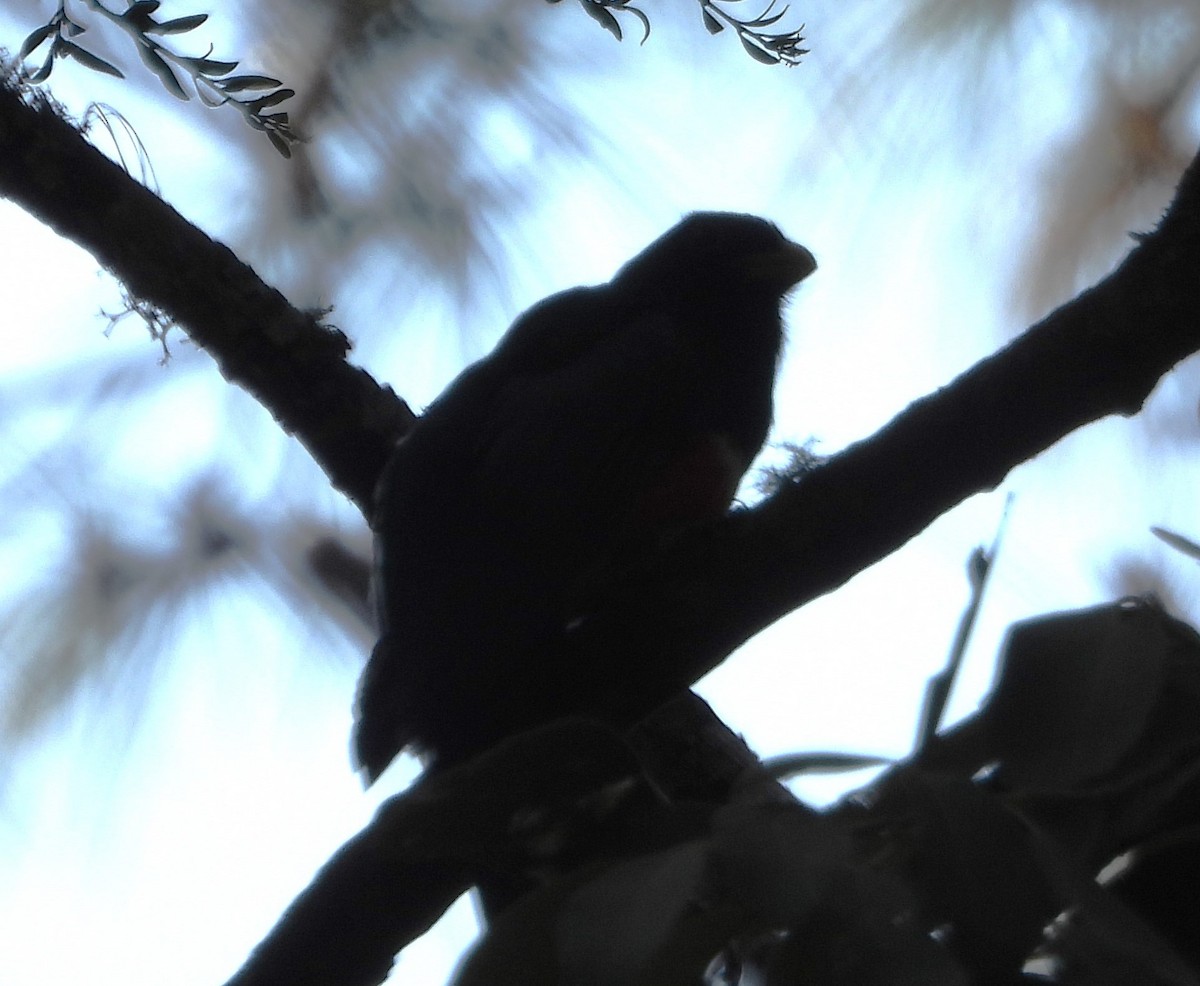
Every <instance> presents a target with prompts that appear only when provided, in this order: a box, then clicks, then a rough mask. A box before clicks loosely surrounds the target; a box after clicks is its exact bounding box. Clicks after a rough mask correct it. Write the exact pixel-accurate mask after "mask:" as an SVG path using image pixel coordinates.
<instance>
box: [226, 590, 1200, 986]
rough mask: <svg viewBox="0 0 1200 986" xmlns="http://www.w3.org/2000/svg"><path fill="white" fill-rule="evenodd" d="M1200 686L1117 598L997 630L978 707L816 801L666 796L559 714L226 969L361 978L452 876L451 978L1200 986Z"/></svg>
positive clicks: (1182, 659) (492, 755)
mask: <svg viewBox="0 0 1200 986" xmlns="http://www.w3.org/2000/svg"><path fill="white" fill-rule="evenodd" d="M1198 704H1200V635H1198V634H1197V633H1196V632H1195V631H1194V630H1192V629H1191V628H1190V627H1188V626H1186V625H1185V624H1183V623H1180V622H1179V621H1177V620H1175V619H1173V618H1172V617H1170V616H1168V615H1167V614H1166V613H1165V612H1164V611H1163V610H1162V609H1161V608H1160V607H1159V606H1158V605H1157V603H1155V602H1154V601H1153V600H1148V599H1126V600H1122V601H1120V602H1117V603H1113V604H1109V605H1105V606H1099V607H1096V608H1094V609H1089V610H1082V611H1077V612H1069V613H1056V614H1051V615H1048V616H1044V617H1040V618H1037V619H1032V620H1028V621H1025V622H1023V623H1019V624H1017V625H1015V626H1014V627H1013V628H1012V629H1011V630H1010V633H1009V636H1008V638H1007V640H1006V642H1005V645H1004V648H1003V651H1002V654H1001V659H1000V663H999V671H998V675H997V680H996V683H995V685H994V687H993V689H992V691H991V693H990V695H989V697H988V699H987V701H986V702H985V704H984V705H983V707H982V708H981V709H980V711H979V712H978V713H977V714H975V715H974V716H972V717H970V718H969V719H967V720H965V721H964V722H963V723H962V724H960V725H959V726H957V727H955V728H954V729H952V730H950V731H949V732H947V733H944V734H940V735H938V736H935V737H933V738H932V739H931V740H930V741H928V742H927V743H926V744H925V746H924V747H923V748H922V749H921V750H920V751H918V753H917V754H916V755H915V756H914V757H912V758H910V759H908V760H906V761H903V762H901V763H898V764H896V765H894V766H893V767H891V768H890V769H888V770H887V771H885V772H884V773H883V774H882V775H881V776H880V777H879V778H878V779H877V780H876V781H875V782H874V783H873V784H872V785H870V786H869V787H867V788H865V789H863V790H860V791H858V792H856V793H854V794H852V795H851V796H849V797H848V798H847V799H846V800H845V801H844V802H842V803H840V804H838V805H835V806H833V807H832V808H830V809H828V810H826V811H823V812H818V811H814V810H813V809H811V808H809V807H807V806H805V805H804V804H802V803H800V802H797V801H794V800H791V799H787V798H783V797H780V789H779V788H778V786H777V785H775V784H773V783H771V778H770V776H767V775H766V774H765V773H764V772H763V771H761V770H758V771H754V770H751V771H748V772H747V774H746V775H744V776H743V778H742V780H741V781H739V782H736V783H735V784H734V785H733V788H732V790H731V791H730V793H729V795H728V796H727V797H726V798H724V799H723V800H722V801H721V802H720V803H711V802H708V801H704V802H698V801H688V800H680V799H671V798H668V797H667V796H665V795H664V794H662V793H661V791H660V789H659V788H658V787H657V786H656V785H654V783H653V782H652V781H650V780H649V779H648V778H647V776H646V775H645V773H644V771H643V767H642V766H641V762H640V761H639V759H638V757H637V756H636V755H635V754H634V753H633V751H632V750H631V748H629V747H628V746H627V745H626V744H625V741H624V739H623V738H622V737H620V736H619V735H618V734H616V733H615V732H613V731H612V730H610V729H608V728H606V727H603V726H601V725H600V724H598V723H595V722H592V721H588V720H583V719H574V720H563V721H560V722H558V723H555V724H552V725H550V726H545V727H541V728H539V729H536V730H532V731H530V732H528V733H525V734H521V735H520V736H517V737H514V738H513V739H511V740H508V741H506V742H505V743H503V744H500V745H499V746H497V747H495V748H493V749H492V750H490V751H488V752H487V753H485V754H483V755H481V756H480V757H478V758H476V759H475V760H473V761H470V762H468V763H465V764H463V765H461V766H458V767H455V768H454V769H452V770H448V771H445V772H441V773H437V772H435V773H434V774H433V775H432V776H426V777H425V778H423V779H422V780H421V781H420V782H419V783H418V784H417V785H415V786H414V787H413V788H411V789H410V790H409V791H407V792H405V793H404V794H402V795H400V796H398V797H396V798H393V799H392V800H391V801H389V802H388V803H387V804H386V805H385V806H384V807H383V808H382V809H381V811H380V814H379V816H377V818H376V820H375V822H374V823H372V825H371V826H370V827H368V829H367V830H366V831H364V832H363V833H362V834H361V835H360V836H358V837H356V838H355V839H354V840H352V842H351V843H349V844H348V845H347V846H346V847H345V848H344V849H343V850H341V852H339V854H338V855H337V856H335V857H334V859H333V861H331V863H330V864H329V865H328V866H327V867H326V868H325V870H323V871H322V872H321V873H320V874H319V875H318V877H317V879H316V881H315V882H314V884H313V885H312V886H311V887H310V888H309V889H308V890H307V891H306V892H305V893H304V894H303V895H302V896H301V897H300V898H299V899H298V900H297V902H296V903H295V904H294V905H293V907H292V908H291V909H290V910H289V912H288V914H287V915H285V917H284V918H283V920H282V921H281V922H280V924H279V925H278V926H277V927H276V929H275V930H274V931H273V932H272V934H271V935H270V936H269V937H268V938H267V940H266V941H265V942H264V943H263V944H262V945H261V946H260V947H259V949H258V950H257V951H256V953H255V955H254V956H253V957H252V958H251V960H250V962H249V963H248V964H247V966H246V967H245V968H244V969H243V970H242V971H241V972H240V973H239V974H238V976H236V977H235V978H234V980H233V981H232V982H231V984H230V986H248V984H264V983H274V982H285V981H286V982H288V983H289V984H290V986H303V984H305V983H310V982H311V983H313V984H314V986H315V984H316V983H319V982H327V981H333V980H336V981H338V982H340V983H344V984H358V986H367V984H370V983H378V982H380V981H382V979H383V978H384V977H385V976H386V974H387V971H388V967H389V965H390V956H391V954H392V953H394V952H395V951H397V950H399V949H400V948H401V947H403V946H404V944H406V943H407V942H408V941H410V940H412V939H413V938H415V937H416V936H417V935H418V934H420V933H422V932H423V931H424V930H425V929H426V928H428V927H429V926H430V925H431V924H432V923H433V921H434V920H436V918H437V917H438V915H439V914H440V913H441V911H442V910H443V909H444V908H445V907H447V906H448V905H449V903H450V902H451V901H453V900H454V899H455V898H456V897H457V896H458V894H460V893H461V892H462V891H463V890H464V889H465V888H466V887H467V886H469V885H471V884H477V885H481V886H483V887H484V888H491V889H492V890H494V888H495V887H496V886H501V887H504V888H507V891H508V894H509V898H508V899H509V903H508V905H507V906H506V907H504V908H502V909H499V910H498V916H497V917H496V918H495V920H494V921H493V922H492V924H491V926H490V927H489V928H488V930H487V932H486V934H485V935H484V936H483V937H482V938H481V939H480V941H479V942H478V943H477V945H476V947H475V948H474V950H473V951H472V952H471V953H469V955H468V956H467V957H466V958H465V960H464V961H463V963H462V965H461V966H460V968H459V970H458V972H457V974H456V976H455V980H454V982H455V984H456V986H477V984H484V983H494V982H523V983H527V984H540V983H545V984H557V983H562V982H616V983H629V984H642V983H644V984H651V983H653V984H656V986H661V984H673V983H679V984H683V983H695V982H700V981H702V980H707V981H708V982H710V983H719V984H732V983H737V982H757V983H765V984H768V986H771V984H792V983H801V982H803V983H821V984H826V986H841V984H845V986H851V984H854V986H873V984H879V986H883V984H901V983H922V984H925V986H967V984H973V983H984V984H997V986H1016V984H1021V983H1037V982H1046V981H1054V982H1060V983H1088V984H1092V986H1105V984H1113V986H1116V984H1119V983H1128V982H1146V983H1164V984H1175V986H1196V984H1197V983H1198V982H1200V978H1198V977H1200V944H1198V943H1200V935H1197V934H1196V933H1195V932H1196V930H1197V928H1198V927H1200V906H1198V905H1197V904H1196V895H1195V882H1194V881H1195V878H1196V877H1197V876H1198V875H1200V872H1198V863H1200V720H1198V719H1197V718H1196V716H1195V708H1196V707H1197V705H1198ZM870 762H871V758H863V757H854V756H846V757H844V758H841V759H840V760H839V758H830V757H828V756H820V757H812V758H803V757H802V758H792V759H790V760H789V761H787V762H786V763H785V764H784V765H783V766H782V767H776V768H775V773H776V774H779V773H783V772H784V771H786V772H788V773H795V772H796V771H798V770H807V769H829V768H834V769H836V768H838V767H839V766H840V767H842V768H845V769H854V768H857V767H860V766H862V765H863V764H865V763H870ZM1114 874H1116V875H1114ZM368 876H369V879H368ZM1181 885H1182V886H1184V887H1185V888H1186V893H1184V894H1182V895H1181V894H1180V892H1179V888H1180V886H1181ZM514 888H516V891H517V892H513V891H514ZM381 895H382V896H381ZM343 928H344V929H345V931H343ZM299 969H303V970H304V973H303V974H299V975H297V970H299Z"/></svg>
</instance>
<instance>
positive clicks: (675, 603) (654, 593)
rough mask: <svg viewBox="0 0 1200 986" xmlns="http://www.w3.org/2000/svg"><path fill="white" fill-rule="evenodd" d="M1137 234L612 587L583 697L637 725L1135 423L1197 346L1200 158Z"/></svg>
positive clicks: (588, 651) (587, 661)
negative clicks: (1027, 319) (1059, 454)
mask: <svg viewBox="0 0 1200 986" xmlns="http://www.w3.org/2000/svg"><path fill="white" fill-rule="evenodd" d="M1136 239H1137V240H1138V246H1137V247H1136V248H1135V249H1134V250H1133V251H1132V252H1131V253H1130V254H1129V256H1128V257H1127V258H1126V259H1125V261H1124V262H1123V263H1122V264H1121V265H1120V267H1118V268H1117V270H1115V271H1114V272H1113V273H1112V274H1111V275H1109V276H1108V277H1107V278H1105V279H1104V280H1103V281H1101V282H1100V283H1099V284H1097V285H1096V286H1095V287H1093V288H1091V289H1089V290H1088V291H1085V292H1084V293H1083V294H1081V295H1080V296H1079V297H1078V298H1076V299H1075V300H1073V301H1071V302H1069V303H1068V304H1066V305H1064V306H1062V307H1061V308H1059V309H1058V310H1056V311H1054V312H1052V313H1051V314H1050V315H1048V316H1047V317H1046V318H1044V319H1043V320H1042V321H1041V322H1039V323H1038V324H1037V325H1035V326H1033V327H1032V328H1031V329H1029V330H1028V331H1027V332H1026V333H1025V334H1024V335H1022V336H1020V337H1019V338H1018V339H1016V340H1015V341H1014V342H1012V343H1011V344H1009V345H1008V346H1007V347H1005V348H1004V349H1002V350H1001V351H1000V352H998V353H996V354H995V355H993V356H991V357H989V358H988V359H985V360H983V361H982V362H980V363H979V364H977V365H976V366H975V367H973V368H972V369H970V370H968V371H967V372H966V373H964V374H962V375H961V376H960V377H959V378H958V379H956V380H955V381H953V382H952V383H951V384H949V385H947V386H946V387H944V388H942V389H941V390H938V391H937V392H936V393H933V394H930V395H929V396H927V397H925V398H922V399H921V400H919V401H917V402H915V403H914V404H913V405H912V406H911V407H909V408H908V409H907V410H905V411H904V412H902V413H901V414H900V415H898V416H897V417H896V418H895V419H894V420H893V421H892V422H891V423H890V424H888V425H887V426H886V427H885V428H883V429H882V430H881V431H879V432H878V433H877V434H875V435H873V436H872V437H871V438H869V439H866V440H864V441H861V442H858V443H857V444H855V445H853V446H851V447H850V448H848V449H846V450H845V451H844V452H842V453H840V454H839V455H837V456H835V457H833V458H832V459H830V460H829V461H828V462H827V463H826V464H825V465H823V466H822V467H820V468H818V469H816V470H814V471H813V472H811V473H809V474H807V475H805V476H804V478H803V479H802V480H800V481H799V482H797V483H796V484H795V485H793V486H791V487H789V488H785V489H784V490H783V491H781V492H780V493H778V494H776V495H775V496H773V497H771V499H769V500H768V501H766V502H765V503H763V504H761V505H760V506H758V507H757V508H755V509H753V510H748V511H744V512H742V513H739V514H736V515H734V516H732V517H730V518H729V519H727V520H726V521H723V522H721V523H720V524H718V525H715V526H714V527H713V528H712V529H710V530H708V531H706V532H700V533H699V534H698V535H697V536H693V537H689V538H687V539H683V540H681V541H680V542H679V543H678V544H676V545H675V546H674V547H673V548H672V549H670V550H667V551H664V552H662V553H660V554H658V555H656V556H654V557H652V558H650V559H647V560H646V562H645V567H644V570H643V571H642V572H641V573H639V574H637V575H636V576H635V577H632V578H630V577H629V573H625V575H624V577H623V578H622V579H621V580H620V581H619V582H617V581H615V580H614V584H613V585H611V586H610V587H609V589H608V592H607V593H606V595H605V597H604V598H603V599H602V600H600V601H599V602H598V604H597V606H596V607H595V612H596V614H597V615H596V616H595V618H594V619H592V620H591V621H588V622H586V623H584V624H583V625H582V626H581V627H579V628H578V631H577V632H576V634H575V639H574V640H573V641H572V642H571V644H570V645H569V647H570V649H572V650H574V651H576V652H581V653H582V655H583V656H582V657H578V656H577V657H575V658H574V662H575V666H577V667H579V668H581V669H598V670H597V673H596V674H595V675H594V676H593V679H594V680H590V681H581V682H580V683H579V687H580V695H581V696H585V695H596V694H606V693H607V694H608V695H609V696H610V701H609V702H608V703H607V704H606V705H604V706H603V707H602V708H599V709H596V711H602V712H603V713H604V714H606V715H610V716H618V717H619V718H621V719H626V720H628V719H636V718H638V717H639V716H641V715H643V714H645V712H646V711H647V710H648V709H650V708H653V707H654V706H655V705H656V704H658V703H659V702H661V701H663V700H664V699H665V698H666V697H668V696H670V695H673V694H675V693H676V692H678V691H679V690H680V689H682V688H684V687H686V686H687V685H689V684H690V683H691V682H693V681H695V680H696V679H698V678H699V677H701V676H702V675H703V674H705V673H707V672H708V671H709V670H711V669H712V668H714V667H716V666H717V665H718V664H719V663H720V662H721V661H722V660H724V658H725V657H726V656H727V655H728V654H729V653H730V652H731V651H732V650H733V649H734V648H736V647H737V646H738V645H740V644H741V643H743V642H744V641H746V640H747V639H749V638H750V637H751V636H753V635H754V634H755V633H757V632H758V631H759V630H761V629H763V628H764V627H766V626H768V625H769V624H771V623H773V622H774V621H775V620H777V619H779V618H780V617H781V616H783V615H785V614H786V613H789V612H791V611H792V610H794V609H797V608H799V607H800V606H802V605H804V604H805V603H807V602H809V601H810V600H812V599H815V598H817V597H818V596H821V595H824V594H825V593H828V592H831V591H833V590H834V589H837V588H838V587H839V586H841V585H843V584H844V583H845V582H847V581H849V579H850V578H852V577H853V576H854V575H856V574H857V573H858V572H861V571H862V570H863V569H865V568H867V567H868V566H870V565H872V564H874V563H875V562H877V561H879V560H881V559H882V558H884V557H886V556H887V555H889V554H891V553H892V552H893V551H895V550H896V549H897V548H899V547H901V546H902V545H903V544H904V543H905V542H907V541H908V540H910V539H911V538H913V537H915V536H916V535H917V534H919V533H920V532H921V531H922V530H924V529H925V528H926V527H927V526H928V525H929V524H930V523H932V522H933V521H934V520H935V519H936V518H937V517H939V516H940V515H941V514H943V513H945V512H946V511H948V510H950V509H951V508H952V507H954V506H956V505H957V504H958V503H960V502H962V501H963V500H965V499H966V498H967V497H969V496H972V495H973V494H975V493H979V492H983V491H986V490H991V489H994V488H995V487H996V486H998V485H999V484H1000V483H1001V482H1002V481H1003V479H1004V477H1005V476H1006V475H1007V474H1008V472H1009V471H1010V470H1011V469H1013V468H1014V467H1016V466H1018V465H1020V464H1021V463H1022V462H1025V461H1026V460H1028V459H1031V458H1033V457H1034V456H1035V455H1037V454H1038V453H1039V452H1041V451H1043V450H1045V449H1047V448H1049V447H1050V446H1051V445H1053V444H1054V443H1055V442H1057V441H1058V440H1059V439H1061V438H1063V437H1064V436H1066V435H1068V434H1070V433H1071V432H1072V431H1074V430H1075V429H1076V428H1079V427H1081V426H1082V425H1085V424H1087V423H1089V422H1091V421H1096V420H1098V419H1100V418H1103V417H1106V416H1108V415H1110V414H1121V415H1126V416H1130V415H1133V414H1136V413H1137V412H1138V411H1139V410H1140V409H1141V407H1142V404H1143V402H1144V401H1145V400H1146V398H1147V397H1148V396H1149V394H1150V392H1151V391H1152V390H1153V389H1154V387H1155V385H1156V383H1157V382H1158V380H1159V379H1160V377H1162V375H1163V374H1165V373H1166V372H1167V371H1169V370H1170V369H1171V368H1172V367H1173V366H1175V364H1176V363H1178V362H1179V361H1181V360H1183V359H1185V358H1186V357H1188V356H1190V355H1191V354H1192V353H1194V352H1196V351H1197V350H1198V349H1200V158H1198V159H1195V160H1193V162H1192V163H1191V165H1190V166H1189V167H1188V169H1187V171H1186V172H1185V174H1184V176H1183V178H1182V180H1181V182H1180V184H1179V187H1178V190H1177V192H1176V197H1175V200H1174V202H1173V203H1172V205H1171V207H1170V209H1169V210H1168V212H1167V213H1166V215H1165V216H1164V217H1163V219H1162V221H1161V222H1160V223H1159V226H1158V228H1157V229H1156V230H1155V231H1154V232H1152V233H1149V234H1145V235H1139V236H1137V237H1136ZM601 654H603V655H605V657H604V659H603V660H599V659H598V657H597V656H596V655H601ZM564 659H571V655H570V654H568V655H567V656H565V657H564ZM601 679H603V680H601ZM626 680H628V681H634V682H636V687H633V688H628V689H622V695H621V696H619V697H617V698H615V699H612V698H611V694H612V688H611V682H612V681H626ZM598 688H599V689H602V690H601V691H597V689H598ZM583 704H585V705H586V703H583Z"/></svg>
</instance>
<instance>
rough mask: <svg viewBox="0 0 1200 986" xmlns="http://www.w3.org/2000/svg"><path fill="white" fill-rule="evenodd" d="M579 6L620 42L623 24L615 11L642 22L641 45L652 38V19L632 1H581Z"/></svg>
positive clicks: (549, 0)
mask: <svg viewBox="0 0 1200 986" xmlns="http://www.w3.org/2000/svg"><path fill="white" fill-rule="evenodd" d="M546 2H547V3H560V2H561V0H546ZM579 4H580V6H581V7H583V9H584V11H585V12H586V13H587V15H588V16H589V17H590V18H591V19H592V20H594V21H595V22H596V23H597V24H599V25H600V26H601V27H602V28H604V30H606V31H607V32H608V33H609V34H611V35H612V36H613V37H614V38H616V39H617V40H618V41H620V40H621V39H622V37H623V36H624V32H622V30H621V22H620V21H618V20H617V18H616V15H615V14H614V13H613V11H614V10H615V11H617V12H619V13H622V14H632V15H633V16H634V17H636V18H637V19H638V20H639V21H640V22H641V24H642V40H641V42H640V44H645V43H646V39H647V38H648V37H650V18H649V17H647V16H646V15H645V13H644V12H643V11H641V10H639V9H638V8H637V7H634V6H633V5H632V3H631V2H630V0H579Z"/></svg>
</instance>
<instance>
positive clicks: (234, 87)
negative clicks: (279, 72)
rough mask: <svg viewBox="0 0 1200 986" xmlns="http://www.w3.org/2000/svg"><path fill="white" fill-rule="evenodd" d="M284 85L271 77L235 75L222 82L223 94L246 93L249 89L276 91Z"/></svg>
mask: <svg viewBox="0 0 1200 986" xmlns="http://www.w3.org/2000/svg"><path fill="white" fill-rule="evenodd" d="M281 85H283V83H282V82H280V81H279V80H278V79H272V78H271V77H270V76H269V75H235V76H233V77H232V78H229V79H222V80H221V91H222V92H227V93H229V92H245V91H246V90H247V89H274V88H275V87H276V86H281Z"/></svg>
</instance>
